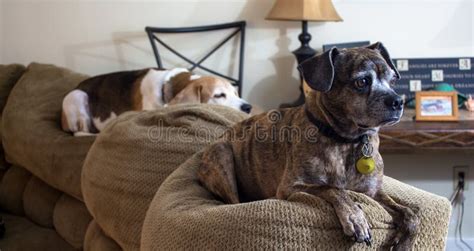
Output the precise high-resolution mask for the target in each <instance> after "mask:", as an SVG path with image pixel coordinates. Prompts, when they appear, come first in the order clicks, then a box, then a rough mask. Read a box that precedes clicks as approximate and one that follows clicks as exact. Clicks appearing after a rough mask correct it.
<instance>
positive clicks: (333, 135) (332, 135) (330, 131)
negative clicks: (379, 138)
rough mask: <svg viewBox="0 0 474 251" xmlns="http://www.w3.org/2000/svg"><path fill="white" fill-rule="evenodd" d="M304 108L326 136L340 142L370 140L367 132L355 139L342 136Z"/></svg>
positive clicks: (310, 119) (309, 117)
mask: <svg viewBox="0 0 474 251" xmlns="http://www.w3.org/2000/svg"><path fill="white" fill-rule="evenodd" d="M304 110H305V112H306V116H307V117H308V119H309V121H310V122H311V123H313V124H314V125H315V126H316V127H317V128H318V130H319V132H320V133H321V134H323V135H324V136H326V137H328V138H331V139H333V140H335V141H336V142H339V143H359V142H362V141H363V142H368V141H369V136H368V135H367V134H363V135H361V136H359V137H358V138H355V139H349V138H346V137H342V136H341V135H339V134H338V133H337V132H336V131H334V129H332V127H331V126H329V125H327V124H325V123H324V122H322V121H321V120H319V119H317V118H316V117H314V116H313V114H312V113H311V112H310V111H309V110H308V109H306V108H305V109H304Z"/></svg>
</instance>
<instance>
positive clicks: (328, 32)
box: [0, 0, 474, 238]
mask: <svg viewBox="0 0 474 251" xmlns="http://www.w3.org/2000/svg"><path fill="white" fill-rule="evenodd" d="M0 1H1V0H0ZM272 3H273V0H144V1H138V0H135V1H134V0H122V1H110V0H61V1H59V0H56V1H54V0H3V6H2V5H0V36H1V39H0V62H2V61H3V63H12V62H19V63H23V64H27V63H29V62H31V61H39V62H47V63H54V64H57V65H61V66H65V67H69V68H72V69H74V70H76V71H79V72H83V73H87V74H91V75H94V74H99V73H105V72H110V71H117V70H126V69H136V68H142V67H149V66H154V65H155V61H154V58H153V56H152V52H151V48H150V45H149V42H148V40H147V38H146V36H145V33H144V27H145V26H147V25H150V26H165V27H166V26H171V27H175V26H176V27H177V26H194V25H204V24H212V23H219V22H229V21H235V20H243V19H245V20H247V21H248V30H247V31H248V33H247V46H246V65H245V81H244V90H243V95H244V97H245V98H246V99H248V100H249V101H251V102H252V103H255V104H258V105H260V106H262V107H264V108H274V107H277V106H278V105H279V104H280V103H282V102H285V101H292V100H293V99H294V98H296V97H297V94H298V92H297V86H298V80H297V73H296V71H295V70H294V68H295V61H294V58H293V55H292V54H291V53H290V51H292V50H294V49H296V48H297V47H298V43H299V42H298V40H297V35H298V34H299V33H300V24H299V23H296V22H274V21H265V20H264V19H263V17H264V16H265V15H266V14H267V13H268V11H269V9H270V7H271V5H272ZM334 3H335V6H336V8H337V9H338V11H339V13H340V15H341V16H342V17H343V18H344V20H345V21H344V22H342V23H326V24H318V23H312V24H311V27H310V32H311V33H312V34H313V41H312V46H313V47H315V48H318V49H320V48H321V45H322V44H324V43H336V42H346V41H358V40H371V41H377V40H380V41H383V42H384V43H385V45H386V46H387V47H388V48H389V50H390V52H391V54H392V56H394V57H452V56H474V46H473V45H474V33H473V32H474V21H473V13H474V4H473V1H472V0H334ZM222 35H224V34H220V33H214V34H211V35H209V36H204V35H202V34H200V35H197V36H195V35H193V36H184V37H178V36H171V37H168V38H167V41H170V42H171V44H173V45H174V46H176V47H177V48H182V49H184V52H185V54H186V55H189V56H190V57H191V58H194V59H196V58H199V56H201V55H203V54H204V53H205V52H206V49H207V48H209V45H211V44H215V43H216V42H214V41H218V39H219V37H222ZM234 55H235V50H232V48H225V49H224V50H222V51H221V52H219V53H218V54H217V55H216V57H214V58H213V60H212V61H210V62H208V63H207V65H208V66H210V67H217V68H219V69H221V70H222V71H226V69H225V68H226V67H227V65H228V63H226V62H228V61H229V59H230V58H232V57H233V56H234ZM1 56H3V58H2V57H1ZM164 58H165V61H166V62H169V63H171V64H176V63H177V61H176V60H175V59H174V58H173V57H172V56H171V55H169V54H166V55H165V56H164ZM223 62H224V63H223ZM234 71H235V69H231V70H228V71H227V72H234ZM473 158H474V157H472V156H466V155H442V156H439V155H426V156H423V155H420V156H409V157H406V156H396V155H395V156H392V155H389V156H387V157H386V162H387V172H388V174H390V175H392V176H394V177H396V178H399V179H402V180H403V181H405V182H408V183H410V184H413V185H416V186H418V187H421V188H423V189H426V190H428V191H432V192H434V193H437V194H440V195H443V196H447V195H448V194H450V193H451V192H452V188H453V187H452V181H451V179H452V170H451V167H452V166H453V165H454V164H470V165H471V166H472V167H474V165H473V163H474V161H473V160H474V159H473ZM420 163H423V166H421V165H420ZM471 183H472V182H471ZM473 188H474V185H473V184H471V191H470V192H469V193H468V194H467V195H468V201H467V207H466V211H467V212H472V211H473V209H474V206H473V204H472V203H473V201H474V196H472V189H473ZM452 234H453V233H452V231H451V232H450V235H451V236H452ZM464 234H465V235H466V236H469V237H471V238H473V237H474V222H473V218H472V213H466V222H465V231H464Z"/></svg>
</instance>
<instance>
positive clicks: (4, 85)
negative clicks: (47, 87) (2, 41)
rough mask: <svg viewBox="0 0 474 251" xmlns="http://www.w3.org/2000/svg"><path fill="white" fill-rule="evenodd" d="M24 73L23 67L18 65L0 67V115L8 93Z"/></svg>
mask: <svg viewBox="0 0 474 251" xmlns="http://www.w3.org/2000/svg"><path fill="white" fill-rule="evenodd" d="M24 72H25V66H23V65H20V64H10V65H0V114H2V111H3V108H4V107H5V104H6V103H7V98H8V95H9V94H10V91H11V90H12V88H13V86H14V85H15V83H16V82H17V81H18V79H20V77H21V75H23V73H24Z"/></svg>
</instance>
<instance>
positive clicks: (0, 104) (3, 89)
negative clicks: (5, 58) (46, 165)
mask: <svg viewBox="0 0 474 251" xmlns="http://www.w3.org/2000/svg"><path fill="white" fill-rule="evenodd" d="M23 72H25V67H24V66H23V65H19V64H11V65H0V125H1V123H2V113H3V108H4V107H5V104H6V103H7V98H8V95H10V91H11V90H12V88H13V86H14V85H15V83H16V82H17V81H18V79H20V77H21V75H23ZM1 137H2V129H1V126H0V169H1V168H3V169H4V168H6V167H7V163H6V161H5V156H4V153H3V147H2V144H1Z"/></svg>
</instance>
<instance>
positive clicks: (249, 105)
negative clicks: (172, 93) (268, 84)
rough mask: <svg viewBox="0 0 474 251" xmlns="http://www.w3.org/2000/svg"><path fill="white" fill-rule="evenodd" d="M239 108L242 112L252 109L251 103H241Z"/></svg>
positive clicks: (248, 111)
mask: <svg viewBox="0 0 474 251" xmlns="http://www.w3.org/2000/svg"><path fill="white" fill-rule="evenodd" d="M240 110H242V111H243V112H246V113H250V111H252V105H251V104H243V105H242V106H240Z"/></svg>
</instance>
